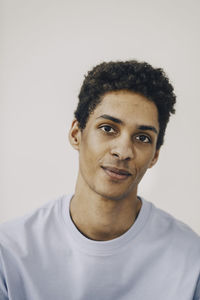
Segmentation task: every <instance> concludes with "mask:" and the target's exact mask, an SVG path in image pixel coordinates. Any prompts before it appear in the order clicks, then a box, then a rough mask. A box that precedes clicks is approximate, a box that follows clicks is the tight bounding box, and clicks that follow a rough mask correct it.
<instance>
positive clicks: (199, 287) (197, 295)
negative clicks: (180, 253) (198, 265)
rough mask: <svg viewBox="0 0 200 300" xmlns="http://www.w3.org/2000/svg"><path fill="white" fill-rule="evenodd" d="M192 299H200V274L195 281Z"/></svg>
mask: <svg viewBox="0 0 200 300" xmlns="http://www.w3.org/2000/svg"><path fill="white" fill-rule="evenodd" d="M193 300H200V275H199V279H198V281H197V286H196V290H195V293H194V298H193Z"/></svg>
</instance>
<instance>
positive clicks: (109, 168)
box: [102, 166, 131, 175]
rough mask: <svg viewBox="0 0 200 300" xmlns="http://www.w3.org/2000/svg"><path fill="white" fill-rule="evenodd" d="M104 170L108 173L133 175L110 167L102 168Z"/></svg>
mask: <svg viewBox="0 0 200 300" xmlns="http://www.w3.org/2000/svg"><path fill="white" fill-rule="evenodd" d="M102 168H103V169H106V170H108V171H111V172H114V173H117V174H120V175H131V173H130V172H129V171H127V170H125V169H119V168H116V167H110V166H102Z"/></svg>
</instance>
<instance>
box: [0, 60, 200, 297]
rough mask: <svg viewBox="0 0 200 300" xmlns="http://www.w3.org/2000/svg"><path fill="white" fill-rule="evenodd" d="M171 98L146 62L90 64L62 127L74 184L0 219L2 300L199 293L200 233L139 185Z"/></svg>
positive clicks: (161, 132)
mask: <svg viewBox="0 0 200 300" xmlns="http://www.w3.org/2000/svg"><path fill="white" fill-rule="evenodd" d="M174 104H175V95H174V93H173V87H172V86H171V84H170V83H169V80H168V79H167V77H166V75H165V73H164V72H163V71H162V70H161V69H155V68H153V67H152V66H150V65H149V64H147V63H139V62H137V61H127V62H110V63H102V64H100V65H98V66H96V67H95V68H94V69H93V70H92V71H90V72H89V73H88V75H87V77H86V78H85V80H84V83H83V86H82V88H81V91H80V95H79V104H78V107H77V110H76V112H75V119H74V121H73V123H72V126H71V129H70V133H69V139H70V142H71V145H72V146H73V147H74V149H76V150H77V151H78V152H79V172H78V178H77V184H76V189H75V193H74V195H71V196H63V197H61V198H59V199H57V200H56V201H51V202H49V203H47V204H46V205H45V206H43V207H42V208H40V209H38V210H36V211H35V212H33V213H32V214H29V215H27V216H25V217H23V218H20V219H18V220H17V221H13V222H8V223H5V224H2V225H1V228H0V245H1V248H0V249H1V257H0V299H1V300H6V299H10V300H25V299H26V300H44V299H46V300H55V299H56V300H63V299H69V300H133V299H134V300H146V299H148V300H160V299H162V300H179V299H181V300H197V299H198V300H200V238H199V237H198V236H197V234H195V233H194V232H193V231H192V230H191V229H190V228H189V227H188V226H186V225H184V224H183V223H182V222H180V221H177V220H176V219H175V218H173V217H172V216H170V215H169V214H167V213H165V212H163V211H161V210H160V209H158V208H156V207H155V206H154V205H153V204H151V203H150V202H148V201H146V200H144V199H143V198H141V197H139V196H138V195H137V188H138V184H139V182H140V180H141V179H142V177H143V176H144V174H145V172H146V171H147V169H149V168H151V167H152V166H153V165H154V164H155V163H156V162H157V160H158V157H159V151H160V148H161V145H162V144H163V139H164V134H165V129H166V125H167V122H168V120H169V117H170V114H171V113H174Z"/></svg>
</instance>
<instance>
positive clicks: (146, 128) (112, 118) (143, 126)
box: [97, 114, 158, 134]
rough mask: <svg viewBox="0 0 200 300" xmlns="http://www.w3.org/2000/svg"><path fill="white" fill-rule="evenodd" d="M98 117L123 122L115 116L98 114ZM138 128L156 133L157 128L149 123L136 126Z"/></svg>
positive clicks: (118, 122)
mask: <svg viewBox="0 0 200 300" xmlns="http://www.w3.org/2000/svg"><path fill="white" fill-rule="evenodd" d="M99 118H102V119H106V120H110V121H113V122H115V123H117V124H122V125H123V124H124V122H123V121H122V120H120V119H117V118H115V117H112V116H110V115H105V114H104V115H102V116H100V117H98V118H97V119H99ZM138 129H140V130H150V131H153V132H155V133H156V134H158V130H157V129H156V128H155V127H154V126H150V125H139V126H138Z"/></svg>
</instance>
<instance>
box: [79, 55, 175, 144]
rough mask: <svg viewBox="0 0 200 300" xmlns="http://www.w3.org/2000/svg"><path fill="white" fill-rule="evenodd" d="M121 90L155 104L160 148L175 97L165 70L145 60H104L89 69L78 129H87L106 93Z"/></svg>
mask: <svg viewBox="0 0 200 300" xmlns="http://www.w3.org/2000/svg"><path fill="white" fill-rule="evenodd" d="M118 90H127V91H132V92H135V93H139V94H141V95H143V96H145V97H146V98H147V99H149V100H150V101H153V102H154V103H155V105H156V107H157V109H158V116H159V117H158V118H159V120H158V121H159V127H160V130H159V135H158V140H157V145H156V148H157V149H159V148H160V147H161V145H162V144H163V142H164V135H165V129H166V126H167V123H168V121H169V117H170V115H171V114H173V113H175V109H174V105H175V103H176V96H175V94H174V88H173V86H172V85H171V83H170V82H169V79H168V77H167V76H166V74H165V72H164V71H163V70H162V69H161V68H153V67H152V66H151V65H150V64H148V63H146V62H138V61H136V60H130V61H117V62H112V61H111V62H103V63H101V64H99V65H97V66H95V67H94V68H93V69H92V70H91V71H89V72H88V74H87V75H86V76H85V79H84V82H83V85H82V87H81V90H80V93H79V103H78V106H77V109H76V111H75V113H74V115H75V118H76V119H77V121H78V124H79V128H80V129H81V130H83V129H84V128H85V126H86V123H87V120H88V118H89V116H90V114H91V113H92V112H93V111H94V109H95V108H96V106H97V105H98V104H99V103H100V102H101V100H102V97H103V95H105V94H106V93H108V92H111V91H118Z"/></svg>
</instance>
